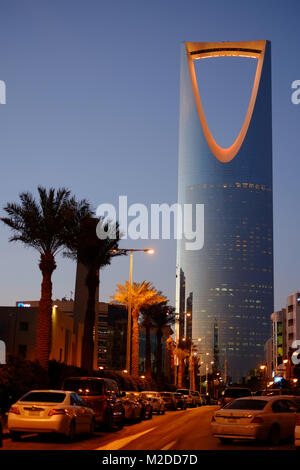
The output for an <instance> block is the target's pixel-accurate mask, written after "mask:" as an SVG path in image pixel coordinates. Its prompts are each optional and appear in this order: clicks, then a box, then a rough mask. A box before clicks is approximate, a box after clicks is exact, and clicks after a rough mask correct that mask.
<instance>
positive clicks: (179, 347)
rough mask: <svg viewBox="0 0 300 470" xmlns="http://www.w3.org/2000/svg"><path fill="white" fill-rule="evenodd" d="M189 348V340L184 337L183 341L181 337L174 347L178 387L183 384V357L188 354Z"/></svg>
mask: <svg viewBox="0 0 300 470" xmlns="http://www.w3.org/2000/svg"><path fill="white" fill-rule="evenodd" d="M190 350H191V343H190V340H187V339H185V341H184V340H183V339H182V338H181V339H180V340H179V341H178V343H177V344H176V347H175V351H174V352H175V356H176V357H177V359H178V378H177V380H178V387H179V388H181V387H182V386H183V378H184V372H185V362H184V361H185V359H186V358H187V357H188V356H189V355H190Z"/></svg>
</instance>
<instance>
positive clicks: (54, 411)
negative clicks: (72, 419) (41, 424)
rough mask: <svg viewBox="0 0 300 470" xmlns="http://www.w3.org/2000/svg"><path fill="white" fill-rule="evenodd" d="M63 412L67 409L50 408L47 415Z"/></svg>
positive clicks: (63, 413) (65, 412) (62, 413)
mask: <svg viewBox="0 0 300 470" xmlns="http://www.w3.org/2000/svg"><path fill="white" fill-rule="evenodd" d="M65 414H67V410H65V409H64V408H58V409H55V408H53V409H52V410H50V411H49V413H48V416H54V415H65Z"/></svg>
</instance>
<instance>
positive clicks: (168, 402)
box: [160, 392, 177, 410]
mask: <svg viewBox="0 0 300 470" xmlns="http://www.w3.org/2000/svg"><path fill="white" fill-rule="evenodd" d="M160 394H161V396H162V399H163V400H164V402H165V408H166V410H177V402H176V399H175V397H174V393H172V392H160Z"/></svg>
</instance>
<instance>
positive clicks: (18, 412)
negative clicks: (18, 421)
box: [9, 406, 20, 415]
mask: <svg viewBox="0 0 300 470" xmlns="http://www.w3.org/2000/svg"><path fill="white" fill-rule="evenodd" d="M9 412H10V413H13V414H15V415H19V414H20V410H19V408H18V407H17V406H11V407H10V410H9Z"/></svg>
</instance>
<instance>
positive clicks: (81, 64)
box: [0, 0, 300, 308]
mask: <svg viewBox="0 0 300 470" xmlns="http://www.w3.org/2000/svg"><path fill="white" fill-rule="evenodd" d="M299 17H300V4H299V2H297V1H286V2H281V1H272V0H268V1H256V0H254V1H252V2H251V3H249V2H241V1H235V0H228V1H227V2H224V1H221V0H220V1H217V0H215V1H214V2H211V3H209V4H208V2H206V1H199V0H198V1H196V0H185V1H178V0H172V1H170V0H169V1H164V0H160V1H157V0H151V1H149V0H148V1H144V0H139V1H135V0H127V1H126V2H124V1H121V0H115V1H114V2H104V1H101V0H98V1H95V0H87V1H83V0H51V1H45V0H22V1H21V0H14V1H9V0H1V16H0V45H1V47H0V80H4V81H5V82H6V86H7V104H6V105H0V158H1V166H0V168H1V171H0V205H1V207H3V206H4V205H5V203H6V202H8V201H16V200H17V196H18V194H19V192H20V191H23V190H30V191H32V192H34V191H35V190H36V187H37V185H44V186H47V187H49V186H55V187H61V186H67V187H68V188H70V189H71V190H72V192H73V193H75V194H76V195H77V197H78V198H82V197H86V198H88V199H89V200H90V201H91V203H92V204H93V205H94V206H95V207H96V206H97V205H98V204H100V203H103V202H108V203H116V202H117V198H118V196H119V195H123V194H125V195H127V196H128V202H129V203H130V204H131V203H134V202H140V203H144V204H146V205H149V204H151V203H160V202H167V203H174V202H176V196H177V142H178V103H179V50H180V44H181V42H182V41H227V40H228V41H229V40H235V41H238V40H241V41H242V40H255V39H269V40H271V42H272V87H273V148H274V154H273V155H274V240H275V247H274V248H275V304H276V307H277V308H279V307H281V305H282V304H284V303H285V298H286V296H287V295H288V294H289V293H291V292H294V291H296V290H298V289H300V276H299V272H300V257H299V256H298V251H299V233H300V220H299V217H298V212H299V204H298V201H299V193H300V188H299V184H298V179H299V174H300V161H299V150H298V149H299V123H300V105H299V106H296V105H293V104H292V103H291V83H292V81H293V80H296V79H300V58H299V51H298V47H299V40H300V32H299V26H298V20H299ZM221 60H222V59H221ZM237 60H238V61H239V59H237ZM224 61H225V60H224ZM207 62H208V61H207ZM221 66H222V67H223V71H222V72H220V73H218V72H217V70H219V69H220V67H221ZM201 67H202V66H201ZM231 67H239V75H238V77H239V80H236V81H235V82H233V83H232V82H230V79H229V78H230V76H231V70H232V69H231ZM198 72H199V73H198V75H199V74H200V75H199V81H200V84H201V88H200V93H201V94H202V96H203V99H204V100H206V104H205V103H204V104H205V106H206V109H207V115H208V116H211V122H212V120H213V117H214V116H216V121H215V122H214V127H213V128H212V130H213V132H214V134H215V136H216V138H217V141H218V142H219V143H221V144H224V145H226V144H230V143H231V141H232V140H233V136H234V135H235V133H236V132H237V130H238V128H239V126H240V125H241V119H242V117H243V113H244V111H245V107H246V105H247V99H248V95H249V84H251V80H252V78H253V66H252V65H251V64H249V63H244V62H243V63H240V64H239V63H238V62H236V63H234V64H232V63H230V62H226V63H223V62H222V63H221V62H220V63H218V64H217V65H216V64H213V63H212V65H205V66H203V70H202V71H201V70H200V68H199V71H198ZM230 86H231V90H230ZM238 86H240V91H239V93H237V92H236V88H237V87H238ZM225 90H227V91H225ZM230 93H231V95H230ZM212 96H213V97H214V99H213V100H212V99H210V97H212ZM229 97H230V99H231V100H232V101H233V105H232V110H233V115H234V116H235V118H234V119H232V121H230V122H226V120H225V119H224V116H225V114H224V110H225V109H226V106H227V103H228V99H229ZM226 99H227V101H226ZM209 119H210V118H209ZM225 124H226V125H225ZM2 213H3V212H2ZM8 236H9V231H8V229H7V228H6V227H4V225H1V226H0V263H1V269H0V304H1V305H12V304H14V302H15V301H16V300H17V299H22V298H26V299H38V298H39V295H40V281H41V278H40V273H39V270H38V266H37V260H38V257H37V255H36V253H34V251H32V250H30V249H24V247H23V246H21V245H17V244H9V243H8V241H7V240H8ZM150 245H151V246H153V247H154V248H155V249H156V254H155V255H153V256H151V257H150V256H146V255H144V254H136V255H135V257H134V280H136V281H141V280H143V279H146V280H150V281H152V282H153V283H154V284H155V286H157V287H158V288H159V289H161V290H162V291H163V292H164V293H165V294H166V295H167V296H168V297H169V298H170V300H171V301H172V302H174V297H175V243H174V241H156V242H155V243H153V242H149V243H148V242H142V241H139V242H135V243H134V242H127V243H126V242H125V241H124V242H123V246H137V247H148V246H150ZM57 261H58V269H57V270H56V272H55V274H54V276H53V290H54V296H53V297H54V298H60V297H62V296H70V293H71V291H74V279H75V266H74V264H72V262H70V261H66V260H61V259H58V260H57ZM128 270H129V259H127V258H124V259H120V260H115V261H114V263H113V265H112V266H111V267H109V268H106V269H105V270H104V271H103V272H102V274H101V288H100V295H101V300H108V299H109V296H110V295H111V294H112V293H113V291H114V287H115V285H116V283H117V282H123V281H124V279H126V278H127V277H128Z"/></svg>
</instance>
